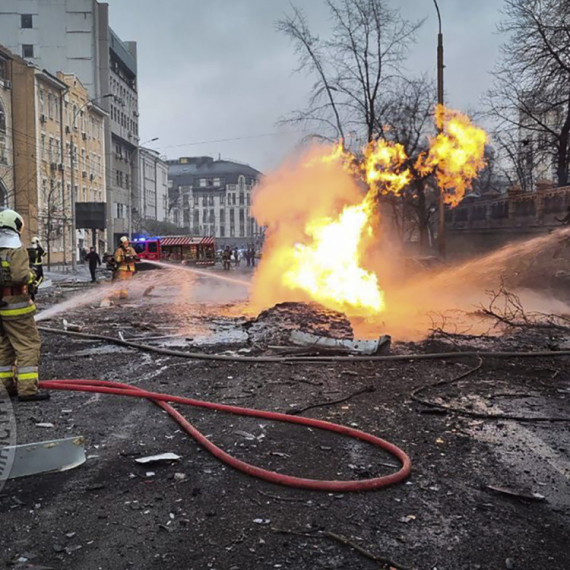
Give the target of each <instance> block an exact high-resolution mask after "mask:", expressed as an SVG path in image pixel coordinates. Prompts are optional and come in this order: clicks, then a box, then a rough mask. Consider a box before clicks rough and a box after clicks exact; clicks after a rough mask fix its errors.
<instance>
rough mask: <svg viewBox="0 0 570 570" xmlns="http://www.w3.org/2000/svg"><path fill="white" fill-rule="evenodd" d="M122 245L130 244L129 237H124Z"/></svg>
mask: <svg viewBox="0 0 570 570" xmlns="http://www.w3.org/2000/svg"><path fill="white" fill-rule="evenodd" d="M121 243H129V238H128V237H127V236H123V237H122V238H121Z"/></svg>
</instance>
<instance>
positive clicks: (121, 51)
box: [109, 28, 137, 76]
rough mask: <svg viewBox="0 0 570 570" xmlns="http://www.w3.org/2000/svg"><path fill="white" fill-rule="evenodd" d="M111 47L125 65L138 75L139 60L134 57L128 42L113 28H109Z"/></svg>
mask: <svg viewBox="0 0 570 570" xmlns="http://www.w3.org/2000/svg"><path fill="white" fill-rule="evenodd" d="M109 47H110V49H111V50H112V51H113V52H114V53H115V55H116V56H117V57H118V58H119V59H120V60H121V61H122V63H123V64H124V65H125V67H126V68H127V69H128V70H129V71H130V72H131V73H132V74H133V75H135V76H136V74H137V60H136V59H135V58H134V57H133V54H132V53H131V52H130V51H129V48H128V46H127V44H126V43H125V42H124V41H123V40H121V38H120V37H119V36H118V35H117V34H116V33H115V32H114V30H113V29H112V28H109Z"/></svg>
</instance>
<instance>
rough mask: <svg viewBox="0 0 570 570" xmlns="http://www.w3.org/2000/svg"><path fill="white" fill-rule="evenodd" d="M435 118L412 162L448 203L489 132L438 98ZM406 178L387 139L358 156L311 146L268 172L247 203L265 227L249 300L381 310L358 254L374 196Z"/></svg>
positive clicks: (354, 311)
mask: <svg viewBox="0 0 570 570" xmlns="http://www.w3.org/2000/svg"><path fill="white" fill-rule="evenodd" d="M436 121H437V125H438V127H439V128H440V130H441V133H440V134H439V135H438V136H437V137H436V138H434V139H432V140H430V150H429V151H428V152H427V153H425V154H424V155H422V156H421V157H420V159H418V161H417V163H416V169H417V170H418V171H419V172H420V173H421V174H422V175H427V174H429V173H431V172H435V174H436V177H437V180H438V183H439V184H440V188H441V189H442V191H443V192H444V193H445V200H446V202H447V203H449V204H451V205H452V206H455V205H457V204H458V203H459V201H460V200H461V199H462V197H463V195H464V193H465V191H466V189H468V188H469V187H470V184H471V181H472V180H473V178H474V177H475V176H476V175H477V172H478V170H479V169H481V168H482V167H483V165H484V158H483V153H484V149H485V143H486V140H487V135H486V134H485V132H484V131H483V130H481V129H479V128H477V127H475V126H473V125H472V124H471V122H470V120H469V119H468V118H467V117H465V116H464V115H461V114H460V113H458V112H457V111H451V110H447V109H445V108H443V107H438V108H437V110H436ZM412 179H413V175H412V172H411V169H410V167H409V158H408V156H407V155H406V151H405V149H404V147H403V146H402V145H399V144H394V143H391V142H388V141H385V140H378V141H374V142H372V143H370V144H369V145H368V147H367V148H366V149H364V151H363V159H362V160H358V159H357V158H356V157H355V156H354V155H352V154H351V153H349V152H348V151H347V150H346V149H345V148H344V145H343V143H342V141H341V142H339V143H338V144H336V145H334V146H333V147H332V148H320V149H316V150H315V149H313V150H312V151H311V152H310V153H309V156H307V157H304V158H303V160H302V161H301V162H300V163H296V164H287V165H285V166H284V167H283V168H282V169H280V170H279V171H278V172H276V173H274V174H273V175H270V176H268V177H267V178H266V179H265V181H264V183H263V184H262V185H261V186H260V187H259V188H258V190H257V191H256V194H255V196H254V202H253V214H254V216H255V217H256V219H257V221H258V223H259V224H260V225H262V226H266V227H267V239H266V243H265V245H264V249H263V257H262V261H261V264H260V266H259V268H258V271H257V272H256V275H255V278H254V287H253V299H252V301H253V304H254V305H255V306H256V307H264V306H265V307H266V306H268V305H271V304H274V303H276V302H280V301H286V300H291V301H294V300H315V301H317V302H319V303H321V304H322V305H324V306H326V307H328V308H331V309H336V310H340V311H342V312H344V313H345V314H346V315H347V316H349V317H351V316H358V317H372V316H375V315H378V314H380V313H381V312H382V311H383V310H384V308H385V303H384V292H383V290H382V288H381V286H380V283H379V278H378V276H377V274H376V273H375V272H373V271H372V270H371V269H370V267H367V266H366V263H365V262H366V260H367V259H368V257H367V255H366V254H367V249H368V246H369V245H370V244H371V243H372V242H373V241H374V239H373V238H374V237H375V235H374V234H375V232H374V229H375V227H376V226H377V224H375V223H374V222H375V218H376V216H375V213H376V204H377V196H378V195H379V194H392V195H396V196H398V195H400V194H401V193H402V192H403V191H404V190H405V189H406V188H407V187H408V186H409V184H410V182H412ZM363 183H364V184H363ZM364 185H366V186H367V188H368V191H367V192H366V194H365V195H364V197H363V187H364ZM376 237H377V236H376Z"/></svg>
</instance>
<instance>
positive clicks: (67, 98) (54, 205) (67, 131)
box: [35, 69, 106, 264]
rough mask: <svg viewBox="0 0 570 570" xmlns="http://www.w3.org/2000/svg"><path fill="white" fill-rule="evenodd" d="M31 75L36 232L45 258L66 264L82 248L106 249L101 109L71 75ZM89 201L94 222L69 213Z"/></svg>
mask: <svg viewBox="0 0 570 570" xmlns="http://www.w3.org/2000/svg"><path fill="white" fill-rule="evenodd" d="M35 80H36V90H35V98H36V101H35V103H36V105H35V106H36V116H37V123H36V137H37V140H38V153H37V171H38V233H39V237H40V239H41V241H42V243H43V244H44V248H45V249H46V251H47V253H48V257H49V261H50V263H55V264H60V263H66V264H67V263H71V261H72V256H73V255H75V256H76V259H79V251H80V249H81V248H83V247H85V248H89V246H90V245H95V246H96V247H97V249H98V250H99V251H104V250H105V249H106V233H105V230H104V211H105V202H106V184H105V144H104V136H103V122H104V118H105V112H104V111H103V110H102V109H100V108H99V107H97V105H95V104H94V103H92V102H91V101H90V99H89V96H88V93H87V90H86V89H85V87H84V86H83V85H82V84H81V82H80V81H79V80H78V79H77V77H75V76H74V75H71V74H65V73H61V72H58V73H57V76H54V75H52V74H50V73H48V72H47V71H45V70H44V71H41V70H39V69H36V70H35ZM72 166H73V168H72ZM95 204H99V205H101V208H102V212H103V220H102V221H101V223H100V224H99V226H100V227H98V228H97V227H87V226H86V223H85V220H84V219H83V218H82V217H80V216H74V215H73V212H74V211H75V212H78V210H81V211H85V209H86V208H87V210H89V206H90V205H93V206H95ZM95 224H96V222H95ZM74 225H75V228H76V232H75V236H73V234H72V227H73V226H74ZM74 238H75V239H74Z"/></svg>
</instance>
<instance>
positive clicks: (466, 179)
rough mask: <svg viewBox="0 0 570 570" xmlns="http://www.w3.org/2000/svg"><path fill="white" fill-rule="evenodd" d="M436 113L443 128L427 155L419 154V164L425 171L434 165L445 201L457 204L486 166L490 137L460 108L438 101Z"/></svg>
mask: <svg viewBox="0 0 570 570" xmlns="http://www.w3.org/2000/svg"><path fill="white" fill-rule="evenodd" d="M435 116H436V124H437V127H438V129H440V130H441V131H442V132H441V133H440V134H438V135H437V137H436V138H435V139H431V140H430V143H431V145H430V150H429V152H428V153H427V156H426V155H422V156H420V158H419V159H418V161H417V163H416V168H417V169H418V171H419V172H421V173H422V174H428V173H430V172H432V171H433V170H434V169H435V173H436V178H437V182H438V184H439V187H440V189H441V190H442V191H443V192H444V199H445V203H446V204H450V205H451V207H455V206H457V205H458V204H459V202H461V200H462V199H463V196H465V192H466V190H468V189H469V188H470V187H471V182H472V181H473V179H474V178H476V176H477V174H478V172H479V170H481V169H482V168H483V167H484V166H485V158H484V155H485V144H486V143H487V140H488V137H487V133H486V132H485V131H484V130H483V129H480V128H479V127H476V126H474V125H473V124H472V123H471V120H470V119H469V117H467V116H466V115H463V114H462V113H460V112H459V111H454V110H452V109H446V108H445V107H443V106H442V105H438V106H437V108H436V114H435Z"/></svg>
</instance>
